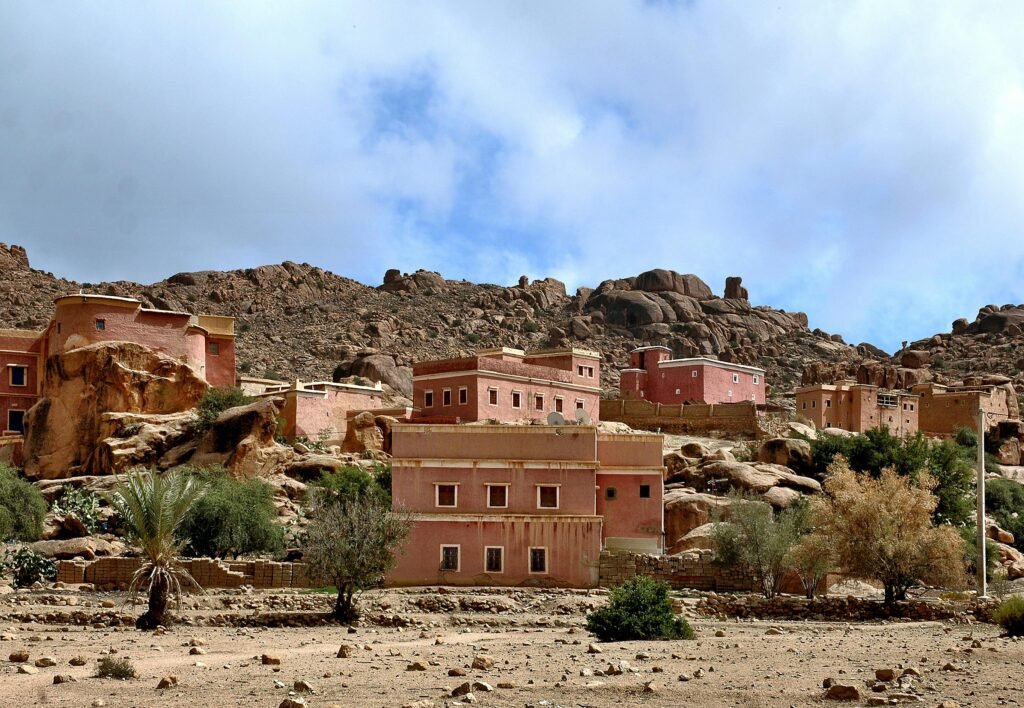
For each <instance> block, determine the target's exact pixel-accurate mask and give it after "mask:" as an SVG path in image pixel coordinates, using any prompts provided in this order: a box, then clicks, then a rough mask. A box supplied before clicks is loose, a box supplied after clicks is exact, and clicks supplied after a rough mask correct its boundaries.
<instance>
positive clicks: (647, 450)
mask: <svg viewBox="0 0 1024 708" xmlns="http://www.w3.org/2000/svg"><path fill="white" fill-rule="evenodd" d="M392 451H393V454H394V459H393V463H392V465H393V466H392V494H393V499H394V505H395V507H396V508H405V509H408V510H409V511H411V512H413V514H414V526H413V530H412V533H411V535H410V538H409V540H408V542H407V543H406V545H405V548H404V552H403V553H402V554H401V555H400V557H399V560H398V565H397V567H396V568H395V569H394V570H393V571H392V572H391V573H390V574H389V576H388V582H389V583H390V584H393V585H432V584H443V585H528V584H529V585H560V586H572V587H593V586H595V585H596V584H597V576H598V557H599V555H600V552H601V550H602V549H605V548H608V549H630V550H639V551H645V552H653V553H658V552H660V551H661V550H662V549H663V547H664V544H663V538H662V529H663V526H664V523H663V507H662V475H663V471H664V470H663V467H662V455H661V436H660V435H606V434H601V433H598V431H597V429H596V428H595V427H594V426H584V425H560V426H547V425H529V426H528V425H513V426H509V425H470V426H462V425H420V424H408V425H401V426H396V427H395V430H394V432H393V439H392Z"/></svg>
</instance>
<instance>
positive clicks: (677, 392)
mask: <svg viewBox="0 0 1024 708" xmlns="http://www.w3.org/2000/svg"><path fill="white" fill-rule="evenodd" d="M676 395H677V396H678V395H679V389H678V388H677V389H676Z"/></svg>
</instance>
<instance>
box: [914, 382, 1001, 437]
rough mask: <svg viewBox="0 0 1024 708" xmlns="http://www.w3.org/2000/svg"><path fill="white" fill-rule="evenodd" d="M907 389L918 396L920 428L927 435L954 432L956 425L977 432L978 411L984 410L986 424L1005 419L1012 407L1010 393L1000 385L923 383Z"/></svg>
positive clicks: (953, 433)
mask: <svg viewBox="0 0 1024 708" xmlns="http://www.w3.org/2000/svg"><path fill="white" fill-rule="evenodd" d="M911 391H913V393H914V394H916V395H917V396H919V397H920V405H919V408H920V423H919V427H920V429H921V430H922V431H923V432H925V433H928V434H930V435H946V436H951V435H956V433H957V431H958V430H960V428H968V429H970V430H974V431H977V429H978V411H979V410H984V411H985V419H986V421H987V423H988V427H989V428H991V427H994V426H995V425H997V424H998V423H999V421H1002V420H1009V419H1010V417H1011V409H1013V411H1014V412H1016V411H1015V409H1016V405H1015V403H1016V401H1011V399H1010V397H1011V396H1012V395H1013V394H1012V393H1011V392H1010V391H1009V390H1007V388H1005V387H1003V386H943V385H941V384H936V383H923V384H917V385H916V386H914V387H913V388H912V389H911Z"/></svg>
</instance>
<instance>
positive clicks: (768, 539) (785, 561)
mask: <svg viewBox="0 0 1024 708" xmlns="http://www.w3.org/2000/svg"><path fill="white" fill-rule="evenodd" d="M729 497H730V499H731V500H732V503H731V504H730V505H729V518H728V520H727V521H719V522H718V523H716V524H715V526H714V531H713V534H712V538H713V539H714V541H715V561H716V562H717V563H719V564H721V565H725V566H736V567H739V568H742V569H743V570H744V571H746V572H747V573H749V574H750V575H751V576H753V578H754V580H755V581H756V582H757V584H758V585H759V586H760V588H761V594H762V595H764V596H765V597H767V598H773V597H775V596H776V595H778V593H779V587H780V586H781V584H782V578H783V575H784V574H785V572H786V570H788V569H789V567H790V552H791V551H792V549H793V545H794V544H795V543H796V541H797V538H798V537H799V535H800V533H799V528H798V516H797V514H798V513H799V512H797V511H796V510H785V511H783V512H782V513H780V514H779V515H778V517H776V516H775V514H774V513H773V512H772V507H771V506H770V505H769V504H767V503H765V502H764V501H761V500H760V499H759V498H758V497H756V496H754V495H751V494H748V493H744V492H737V491H732V492H730V493H729Z"/></svg>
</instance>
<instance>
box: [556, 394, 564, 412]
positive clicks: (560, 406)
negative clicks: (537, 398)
mask: <svg viewBox="0 0 1024 708" xmlns="http://www.w3.org/2000/svg"><path fill="white" fill-rule="evenodd" d="M564 408H565V399H564V398H562V397H561V396H555V412H556V413H561V412H562V410H563V409H564Z"/></svg>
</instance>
